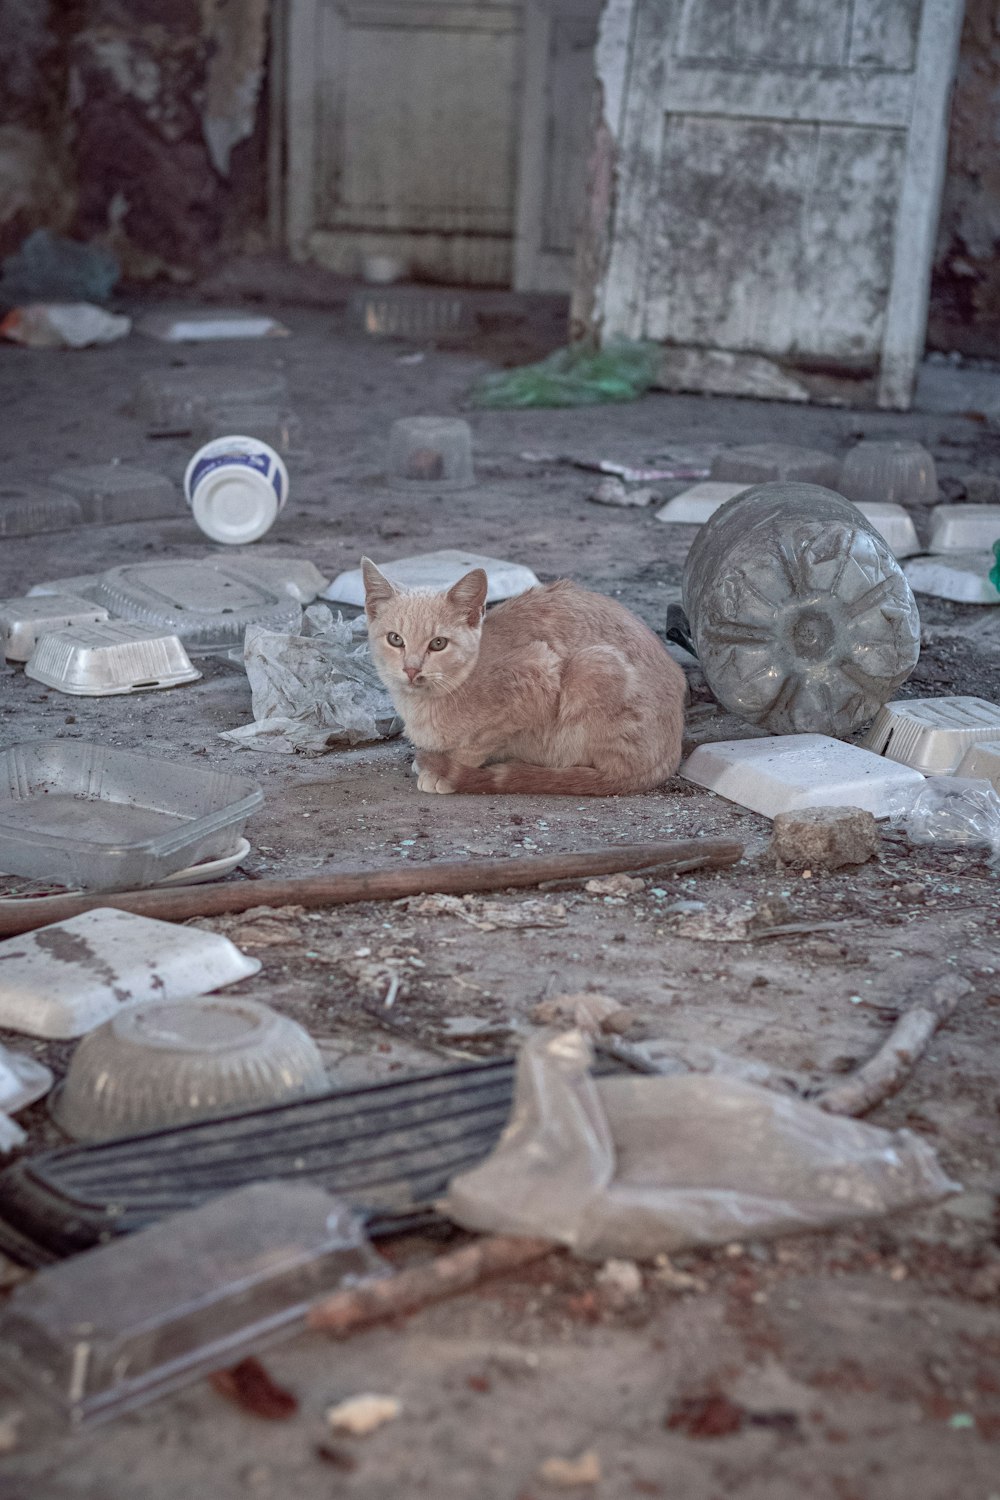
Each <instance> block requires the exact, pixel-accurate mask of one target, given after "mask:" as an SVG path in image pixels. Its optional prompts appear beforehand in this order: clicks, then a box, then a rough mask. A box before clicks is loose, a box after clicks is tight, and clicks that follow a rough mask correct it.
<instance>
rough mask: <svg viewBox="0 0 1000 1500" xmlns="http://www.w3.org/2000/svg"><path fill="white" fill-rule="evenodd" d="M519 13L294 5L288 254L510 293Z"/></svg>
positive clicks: (314, 1) (442, 5) (364, 0)
mask: <svg viewBox="0 0 1000 1500" xmlns="http://www.w3.org/2000/svg"><path fill="white" fill-rule="evenodd" d="M520 66H521V4H520V3H519V0H291V3H290V13H289V20H288V76H287V96H286V97H287V111H288V167H287V225H288V236H289V243H290V248H291V250H292V253H293V254H294V255H296V256H298V257H300V258H310V259H315V260H318V261H320V262H321V263H323V264H325V265H327V266H329V267H330V268H331V269H333V270H336V271H339V272H342V273H344V274H346V275H356V274H357V273H358V270H359V268H360V264H361V260H362V257H363V256H365V255H368V254H374V253H380V254H390V255H393V256H397V257H399V258H400V259H401V260H403V261H404V262H405V263H406V265H407V267H408V268H409V271H410V273H411V274H412V275H413V276H415V277H418V278H420V277H427V278H429V279H433V280H440V281H451V282H465V283H468V284H473V285H474V284H480V285H507V286H509V285H510V281H511V274H512V260H513V225H514V205H515V166H516V153H517V126H518V105H519V84H520Z"/></svg>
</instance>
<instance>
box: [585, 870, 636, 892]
mask: <svg viewBox="0 0 1000 1500" xmlns="http://www.w3.org/2000/svg"><path fill="white" fill-rule="evenodd" d="M645 889H646V882H645V881H644V880H643V879H642V877H641V876H639V875H604V876H602V877H601V878H600V879H598V880H588V881H587V884H586V885H585V886H584V890H585V891H587V893H588V894H589V895H591V896H638V895H639V893H640V892H641V891H644V890H645Z"/></svg>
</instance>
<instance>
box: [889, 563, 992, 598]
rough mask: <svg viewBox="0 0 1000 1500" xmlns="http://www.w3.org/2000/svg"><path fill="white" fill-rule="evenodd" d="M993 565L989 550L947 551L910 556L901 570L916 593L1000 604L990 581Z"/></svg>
mask: <svg viewBox="0 0 1000 1500" xmlns="http://www.w3.org/2000/svg"><path fill="white" fill-rule="evenodd" d="M993 565H994V559H993V554H992V552H949V553H943V554H942V555H940V556H937V557H912V558H911V559H910V561H909V562H908V563H907V564H906V566H905V567H904V569H903V572H904V573H905V574H906V577H907V581H908V582H909V585H910V588H911V589H912V590H913V592H914V593H915V594H931V595H932V596H933V597H934V598H936V599H953V600H954V601H955V603H957V604H1000V592H998V591H997V589H995V588H994V587H993V584H992V583H991V582H990V569H991V568H992V567H993Z"/></svg>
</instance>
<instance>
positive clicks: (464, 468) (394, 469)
mask: <svg viewBox="0 0 1000 1500" xmlns="http://www.w3.org/2000/svg"><path fill="white" fill-rule="evenodd" d="M389 477H390V478H391V480H392V482H393V484H398V485H405V486H406V488H407V489H409V488H410V487H417V488H419V489H422V490H440V489H450V490H456V489H464V488H465V487H466V486H467V485H470V484H472V482H473V475H472V431H471V429H470V427H469V424H468V422H463V421H462V419H461V418H460V417H403V418H401V419H400V420H399V421H398V422H393V424H392V431H391V432H390V434H389Z"/></svg>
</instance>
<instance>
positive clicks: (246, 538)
mask: <svg viewBox="0 0 1000 1500" xmlns="http://www.w3.org/2000/svg"><path fill="white" fill-rule="evenodd" d="M191 512H192V514H193V516H194V518H195V520H196V521H197V523H198V525H199V527H200V528H201V530H202V531H203V532H204V533H205V535H206V536H210V537H211V538H212V540H213V541H216V542H228V543H231V544H236V545H239V544H240V543H241V542H255V541H256V540H257V538H258V537H262V536H263V535H264V533H265V532H266V531H268V530H270V528H271V527H272V526H273V525H274V521H275V517H276V516H277V514H278V497H277V495H276V494H275V492H274V486H273V485H272V484H271V481H270V480H269V479H267V478H265V476H264V475H263V474H258V473H257V472H256V471H255V470H254V469H249V468H242V467H241V468H238V469H237V468H231V469H230V468H226V469H216V471H215V472H214V473H212V474H206V475H205V477H204V478H203V479H202V481H201V483H200V484H199V485H198V488H197V489H196V491H195V494H194V499H193V500H192V502H191Z"/></svg>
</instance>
